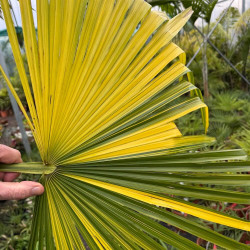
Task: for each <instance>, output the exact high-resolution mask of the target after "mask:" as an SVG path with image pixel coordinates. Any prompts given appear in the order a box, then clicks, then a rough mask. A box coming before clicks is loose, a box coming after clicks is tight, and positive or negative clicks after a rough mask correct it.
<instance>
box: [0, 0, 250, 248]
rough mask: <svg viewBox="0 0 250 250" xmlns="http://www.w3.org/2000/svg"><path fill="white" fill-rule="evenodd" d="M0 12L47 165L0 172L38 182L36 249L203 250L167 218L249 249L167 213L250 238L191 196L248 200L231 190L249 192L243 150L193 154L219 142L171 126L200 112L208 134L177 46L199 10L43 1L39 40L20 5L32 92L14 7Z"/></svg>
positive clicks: (123, 1)
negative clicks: (167, 248)
mask: <svg viewBox="0 0 250 250" xmlns="http://www.w3.org/2000/svg"><path fill="white" fill-rule="evenodd" d="M1 7H2V10H3V13H4V18H5V21H6V25H7V30H8V34H9V39H10V43H11V46H12V50H13V55H14V58H15V61H16V63H17V69H18V72H19V74H20V78H21V81H22V85H23V89H24V92H25V96H26V99H27V103H28V106H29V110H30V117H29V116H28V114H27V113H26V111H25V109H24V108H23V106H22V103H21V102H20V100H19V98H18V96H17V94H16V92H15V90H14V88H13V87H12V85H11V83H10V82H9V80H8V79H7V77H6V75H5V74H4V72H3V70H2V69H1V71H2V73H3V75H4V77H5V79H6V82H7V84H8V86H9V87H10V89H11V91H12V93H13V95H14V96H15V98H16V99H17V101H18V104H19V106H20V108H21V109H22V111H23V113H24V115H25V117H26V119H27V121H28V123H29V125H30V127H31V129H32V132H33V135H34V138H35V140H36V143H37V146H38V149H39V152H40V154H41V158H42V162H41V163H23V164H18V165H8V166H3V165H1V166H0V169H1V171H17V172H28V173H37V174H42V177H41V180H40V181H41V183H42V184H43V185H44V186H45V193H44V194H43V195H42V196H40V197H37V198H36V203H35V208H34V219H33V224H32V235H31V239H30V246H29V249H43V248H44V247H46V249H82V248H84V247H86V244H87V245H88V246H89V247H90V248H91V249H120V248H121V249H141V248H144V249H164V247H163V245H162V244H160V242H165V243H167V244H170V245H173V246H174V247H177V248H180V249H200V247H199V246H198V245H196V244H194V243H193V242H191V241H189V240H187V239H185V238H183V237H182V236H180V235H178V234H176V233H174V232H173V231H171V230H170V229H168V228H167V227H164V226H163V225H162V224H161V223H159V221H162V222H164V223H168V224H171V225H173V226H175V227H177V228H180V229H182V230H185V231H188V232H189V233H191V234H194V235H197V236H198V237H201V238H204V239H206V240H208V241H211V242H213V243H215V244H217V245H219V246H222V247H224V248H234V249H245V248H247V247H246V246H244V245H243V244H240V243H238V242H236V241H234V240H231V239H229V238H226V237H224V236H222V235H220V234H218V233H216V232H213V231H212V230H211V229H208V228H206V227H204V226H201V225H199V224H198V223H195V222H191V221H189V220H188V219H185V218H182V217H179V216H177V215H175V214H173V213H171V212H170V211H169V209H173V210H178V211H181V212H184V213H188V214H190V215H193V216H195V217H198V218H201V219H203V220H209V221H212V222H214V223H220V224H223V225H227V226H229V227H235V228H239V229H242V230H249V229H250V225H249V222H247V221H244V220H241V219H238V218H234V217H231V216H229V215H227V214H225V213H220V212H218V211H215V210H212V209H209V208H206V207H204V206H200V205H196V204H194V203H192V202H187V201H185V199H183V198H186V197H192V198H198V199H199V198H204V199H208V200H213V201H227V202H238V203H248V202H249V193H246V192H239V191H236V190H229V189H228V188H227V187H228V186H242V185H245V186H249V185H250V179H249V177H248V175H246V174H242V173H244V172H245V171H248V170H249V162H245V161H242V160H244V159H245V153H244V152H242V151H241V150H235V151H223V152H209V153H185V152H187V151H188V150H189V151H190V150H193V149H197V148H201V147H204V146H207V145H210V144H211V143H213V141H214V139H213V138H210V137H207V136H206V135H199V136H182V134H181V131H180V130H179V129H178V128H177V126H176V125H175V120H176V119H178V118H180V117H182V116H184V115H186V114H188V113H190V112H192V111H195V110H199V109H201V111H202V119H203V122H204V127H205V132H206V131H207V128H208V110H207V106H206V105H205V104H204V102H203V99H202V96H201V92H200V91H199V90H198V89H197V88H196V87H195V86H194V85H193V83H194V79H193V76H192V73H191V72H190V71H189V69H188V68H187V67H186V66H185V53H184V52H183V51H182V50H181V49H180V48H179V47H178V46H176V45H175V44H174V43H172V39H173V37H174V36H175V35H176V34H177V33H178V32H179V31H180V29H181V28H182V27H183V26H184V25H185V23H186V22H187V20H188V19H189V18H190V16H191V14H192V10H191V9H186V10H185V11H183V12H182V13H180V14H179V15H178V16H176V17H174V18H173V19H170V20H169V19H168V18H167V17H166V16H164V15H162V14H160V13H158V12H154V11H151V6H150V5H149V4H147V3H146V2H145V1H143V0H134V1H133V0H118V1H117V0H112V1H102V0H84V1H82V0H71V1H62V0H50V1H37V34H36V31H35V27H34V20H33V15H32V7H31V3H30V1H29V0H20V10H21V15H22V26H23V34H24V43H25V49H26V54H27V60H28V65H29V71H30V76H31V81H32V87H31V88H30V86H29V84H28V81H27V77H26V75H25V70H24V64H23V61H22V57H21V52H20V50H19V45H18V40H17V37H16V33H15V29H14V25H13V22H12V18H11V14H10V10H9V5H8V1H6V0H1ZM32 93H34V95H32ZM189 93H191V94H190V95H189ZM228 160H230V162H228ZM183 184H184V185H183ZM231 189H232V188H231ZM173 195H174V196H173ZM166 209H168V210H166Z"/></svg>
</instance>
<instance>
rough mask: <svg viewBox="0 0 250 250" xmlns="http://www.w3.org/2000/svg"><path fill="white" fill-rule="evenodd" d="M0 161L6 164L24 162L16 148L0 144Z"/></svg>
mask: <svg viewBox="0 0 250 250" xmlns="http://www.w3.org/2000/svg"><path fill="white" fill-rule="evenodd" d="M0 162H2V163H6V164H12V163H20V162H22V158H21V154H20V152H19V151H18V150H16V149H14V148H10V147H7V146H5V145H3V144H0Z"/></svg>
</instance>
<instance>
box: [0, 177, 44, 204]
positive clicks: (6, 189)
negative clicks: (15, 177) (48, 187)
mask: <svg viewBox="0 0 250 250" xmlns="http://www.w3.org/2000/svg"><path fill="white" fill-rule="evenodd" d="M43 192H44V187H43V186H42V185H41V184H40V183H37V182H33V181H22V182H20V183H18V182H12V183H11V182H0V200H20V199H25V198H28V197H31V196H35V195H41V194H42V193H43Z"/></svg>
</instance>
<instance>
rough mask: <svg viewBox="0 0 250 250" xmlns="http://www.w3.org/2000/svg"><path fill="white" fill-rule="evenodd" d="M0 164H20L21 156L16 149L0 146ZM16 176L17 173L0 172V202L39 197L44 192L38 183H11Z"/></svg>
mask: <svg viewBox="0 0 250 250" xmlns="http://www.w3.org/2000/svg"><path fill="white" fill-rule="evenodd" d="M0 162H1V163H5V164H13V163H21V162H22V158H21V154H20V152H19V151H18V150H16V149H13V148H10V147H7V146H5V145H2V144H0ZM18 176H19V174H18V173H3V172H0V200H20V199H25V198H28V197H30V196H35V195H41V194H42V193H43V192H44V187H43V186H42V185H41V184H40V183H38V182H34V181H22V182H12V181H13V180H15V179H16V178H17V177H18Z"/></svg>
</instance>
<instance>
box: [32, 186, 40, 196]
mask: <svg viewBox="0 0 250 250" xmlns="http://www.w3.org/2000/svg"><path fill="white" fill-rule="evenodd" d="M31 194H32V195H40V194H42V189H41V188H40V187H35V188H32V189H31Z"/></svg>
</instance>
